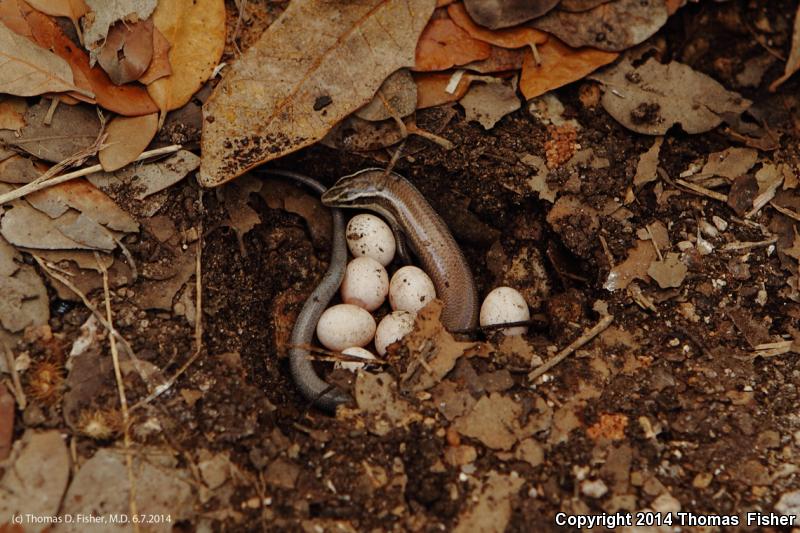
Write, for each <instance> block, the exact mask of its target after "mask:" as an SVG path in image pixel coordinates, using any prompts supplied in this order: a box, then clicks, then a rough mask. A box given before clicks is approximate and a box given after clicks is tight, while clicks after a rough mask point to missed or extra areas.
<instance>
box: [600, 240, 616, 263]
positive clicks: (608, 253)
mask: <svg viewBox="0 0 800 533" xmlns="http://www.w3.org/2000/svg"><path fill="white" fill-rule="evenodd" d="M600 244H602V245H603V252H605V254H606V260H607V261H608V268H614V256H613V255H612V254H611V249H610V248H609V247H608V243H607V242H606V238H605V237H604V236H602V235H600Z"/></svg>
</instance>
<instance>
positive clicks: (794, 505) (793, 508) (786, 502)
mask: <svg viewBox="0 0 800 533" xmlns="http://www.w3.org/2000/svg"><path fill="white" fill-rule="evenodd" d="M775 510H776V511H778V512H779V513H781V514H782V515H786V516H792V515H794V516H795V523H798V522H800V490H795V491H792V492H784V493H783V494H781V498H780V500H778V503H776V504H775Z"/></svg>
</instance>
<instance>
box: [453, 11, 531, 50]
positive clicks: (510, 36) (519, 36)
mask: <svg viewBox="0 0 800 533" xmlns="http://www.w3.org/2000/svg"><path fill="white" fill-rule="evenodd" d="M447 14H448V15H449V16H450V18H451V19H452V20H453V22H454V23H456V25H458V26H459V27H460V28H461V29H463V30H464V31H466V32H467V33H469V34H470V36H471V37H473V38H475V39H480V40H481V41H485V42H487V43H490V44H493V45H495V46H500V47H503V48H522V47H525V46H531V45H536V44H542V43H543V42H545V41H547V34H546V33H545V32H543V31H539V30H537V29H534V28H529V27H527V26H518V27H516V28H509V29H506V30H494V31H492V30H487V29H486V28H482V27H481V26H478V25H477V24H475V22H473V21H472V19H471V18H470V17H469V13H467V10H466V9H465V8H464V5H463V4H452V5H451V6H449V7H448V8H447Z"/></svg>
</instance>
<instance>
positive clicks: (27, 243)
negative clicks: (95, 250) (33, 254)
mask: <svg viewBox="0 0 800 533" xmlns="http://www.w3.org/2000/svg"><path fill="white" fill-rule="evenodd" d="M7 205H11V206H12V207H13V209H10V210H8V211H6V212H5V213H4V214H3V218H0V235H2V236H3V237H4V238H5V239H6V240H7V241H8V242H10V243H11V244H13V245H14V246H22V247H25V248H35V249H45V250H72V249H78V248H88V247H87V246H84V245H81V244H79V243H77V242H75V241H74V240H72V239H70V238H69V237H66V236H65V235H64V234H62V233H61V232H60V231H59V230H58V227H57V224H56V221H54V220H52V219H51V218H50V217H49V216H47V215H46V214H44V213H42V212H41V211H39V210H38V209H35V208H34V207H32V206H31V205H30V204H29V203H28V202H26V201H24V200H15V201H13V202H10V203H9V204H7Z"/></svg>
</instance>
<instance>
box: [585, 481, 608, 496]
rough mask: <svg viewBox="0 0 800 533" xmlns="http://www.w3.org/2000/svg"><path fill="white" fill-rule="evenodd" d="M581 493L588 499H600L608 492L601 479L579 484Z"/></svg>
mask: <svg viewBox="0 0 800 533" xmlns="http://www.w3.org/2000/svg"><path fill="white" fill-rule="evenodd" d="M581 492H582V493H583V495H584V496H588V497H589V498H602V497H603V496H604V495H605V494H606V493H607V492H608V487H607V486H606V484H605V483H604V482H603V480H602V479H595V480H592V481H589V480H586V481H584V482H583V483H581Z"/></svg>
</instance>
